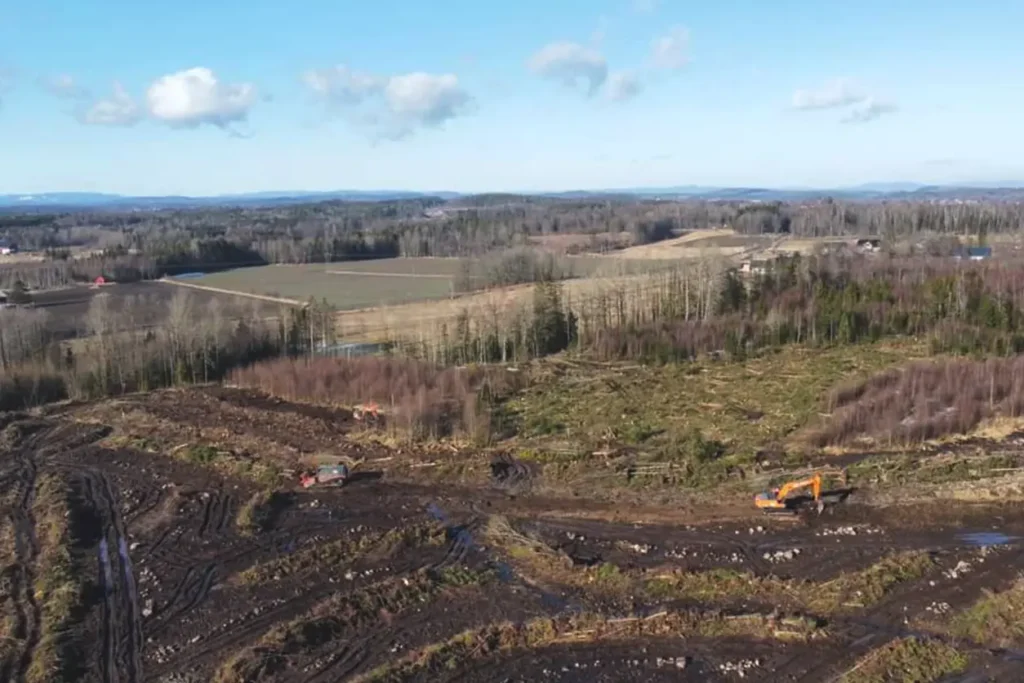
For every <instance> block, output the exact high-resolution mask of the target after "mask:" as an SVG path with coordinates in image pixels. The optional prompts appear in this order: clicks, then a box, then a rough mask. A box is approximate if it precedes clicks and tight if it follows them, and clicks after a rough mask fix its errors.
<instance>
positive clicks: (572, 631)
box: [355, 611, 825, 683]
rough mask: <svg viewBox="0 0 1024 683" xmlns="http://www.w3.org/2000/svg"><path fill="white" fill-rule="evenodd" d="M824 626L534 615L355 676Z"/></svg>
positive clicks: (673, 616)
mask: <svg viewBox="0 0 1024 683" xmlns="http://www.w3.org/2000/svg"><path fill="white" fill-rule="evenodd" d="M824 635H825V631H824V630H823V629H821V628H819V626H818V624H817V622H815V621H813V620H810V619H803V618H794V619H774V618H772V617H768V616H765V615H762V614H748V615H737V616H723V615H720V614H709V613H702V612H675V611H673V612H669V611H666V612H662V613H660V614H655V615H651V616H647V617H626V618H620V619H611V618H609V617H607V616H605V615H601V614H581V615H573V616H567V617H558V618H539V619H533V620H530V621H527V622H524V623H521V624H514V623H503V624H491V625H488V626H485V627H483V628H480V629H474V630H471V631H465V632H463V633H460V634H459V635H457V636H454V637H453V638H450V639H448V640H446V641H444V642H440V643H435V644H433V645H429V646H427V647H425V648H422V649H420V650H418V651H416V652H412V653H410V654H408V655H407V656H405V657H403V658H402V659H400V660H398V661H397V662H392V663H388V664H385V665H383V666H381V667H379V668H377V669H375V670H374V671H372V672H370V673H368V674H366V675H364V676H360V677H357V678H356V679H355V680H356V681H358V683H392V682H396V683H397V682H398V681H404V680H408V679H411V678H413V677H417V678H427V679H432V678H435V677H436V676H437V675H438V674H440V673H441V672H443V671H445V670H451V669H455V668H458V667H459V666H460V664H461V663H462V662H466V661H470V660H474V659H481V658H485V657H490V656H494V655H498V654H501V653H504V652H510V651H514V650H534V649H538V648H543V647H550V646H552V645H556V644H559V643H579V642H589V643H596V642H602V641H613V640H629V639H641V638H658V637H661V638H694V637H707V638H726V637H744V638H760V639H780V640H782V639H787V640H797V641H806V640H810V639H812V638H816V637H823V636H824Z"/></svg>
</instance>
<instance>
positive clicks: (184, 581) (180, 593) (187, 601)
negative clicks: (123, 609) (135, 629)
mask: <svg viewBox="0 0 1024 683" xmlns="http://www.w3.org/2000/svg"><path fill="white" fill-rule="evenodd" d="M216 577H217V563H216V562H211V563H209V564H207V565H206V566H204V567H203V568H202V570H197V569H196V568H195V567H189V568H188V570H187V571H186V572H185V575H184V576H183V577H182V578H181V580H180V581H179V582H178V584H177V585H176V586H175V588H174V591H173V593H171V596H170V598H168V599H167V601H166V602H164V604H163V605H162V606H161V607H160V608H158V609H155V610H154V611H153V614H152V615H150V617H148V623H149V624H150V625H149V626H148V627H147V632H148V633H149V635H150V637H156V636H159V635H160V634H162V633H163V632H164V631H166V630H167V629H168V628H169V627H171V626H172V625H173V620H174V619H176V618H177V617H181V616H183V615H185V614H187V613H188V612H190V611H192V610H193V609H195V608H196V607H198V606H199V605H200V604H201V603H202V602H203V601H204V600H205V599H206V598H207V597H208V596H209V594H210V590H211V589H212V588H213V584H214V582H215V580H216Z"/></svg>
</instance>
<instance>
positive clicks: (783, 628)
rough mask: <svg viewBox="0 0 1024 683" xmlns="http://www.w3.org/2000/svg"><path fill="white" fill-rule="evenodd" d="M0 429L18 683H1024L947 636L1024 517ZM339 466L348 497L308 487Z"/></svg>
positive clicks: (207, 412) (271, 436)
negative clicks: (327, 464)
mask: <svg viewBox="0 0 1024 683" xmlns="http://www.w3.org/2000/svg"><path fill="white" fill-rule="evenodd" d="M0 430H2V432H0V505H2V510H0V512H2V514H0V551H2V553H3V557H2V561H0V566H2V574H0V619H2V621H0V625H2V631H0V634H2V636H3V637H2V639H0V680H3V681H26V682H33V681H39V682H42V681H71V680H75V681H98V682H103V683H128V682H133V681H140V682H141V681H152V682H154V683H157V682H161V683H163V682H166V683H172V682H173V683H191V682H199V681H215V682H217V683H229V682H230V683H236V682H237V683H242V682H248V683H252V682H256V681H267V682H269V681H280V682H285V681H288V682H295V683H314V682H316V683H321V682H323V683H326V682H333V681H360V682H369V681H467V682H468V681H524V682H527V681H528V682H536V681H579V682H581V683H582V682H588V683H589V682H593V681H695V682H696V681H737V680H743V681H764V682H769V681H806V682H817V681H844V680H845V681H867V682H868V683H871V682H872V681H889V680H894V681H922V682H924V681H932V680H935V681H939V680H942V681H953V680H958V681H984V680H996V681H1020V680H1024V662H1021V660H1020V657H1019V656H1017V655H1016V654H1015V652H1016V650H1015V649H1014V647H1012V646H1008V645H1007V644H1006V643H995V642H989V641H987V640H986V639H985V637H984V635H983V634H981V635H979V634H978V632H977V631H974V632H971V631H970V630H964V629H962V628H958V626H957V624H958V623H960V622H958V620H957V619H958V616H957V615H961V614H963V613H965V612H966V611H968V610H970V609H971V608H972V606H974V605H976V604H977V603H978V601H980V600H984V599H985V598H986V596H988V595H991V594H993V593H995V594H998V593H1000V592H1004V591H1011V590H1012V589H1013V586H1014V584H1015V582H1016V580H1017V577H1018V573H1019V571H1020V570H1021V568H1024V546H1022V545H1019V544H1018V540H1017V539H1018V538H1024V510H1021V509H1019V508H1017V507H1012V506H1005V505H1004V506H994V505H984V506H968V505H958V506H955V507H951V505H950V504H949V503H945V504H943V505H941V506H940V505H938V504H935V503H928V502H922V503H918V504H916V505H912V506H910V505H905V506H899V507H893V508H886V507H877V506H875V507H869V506H867V505H865V504H861V503H858V502H857V501H856V497H852V498H851V499H850V500H849V501H848V502H847V503H846V504H844V505H842V506H838V507H835V508H831V509H829V510H826V512H825V513H823V514H821V515H807V516H800V517H796V518H794V519H786V520H780V519H774V518H769V517H766V516H764V515H763V514H760V513H758V512H757V511H756V510H753V506H752V505H750V501H749V500H746V499H744V500H735V501H734V500H731V499H723V500H722V501H720V502H718V503H717V504H715V505H710V506H707V507H704V506H701V505H697V504H695V503H691V504H680V505H678V506H671V507H664V508H655V507H652V506H642V505H640V504H636V503H630V504H626V503H621V504H613V503H605V502H599V501H594V500H588V499H587V497H586V496H585V495H583V494H582V493H581V494H580V495H579V496H569V497H567V496H564V495H562V496H556V495H553V494H551V493H549V492H548V490H547V489H546V488H545V485H544V482H543V481H542V480H541V479H540V478H539V477H537V476H536V475H535V474H534V473H533V470H531V468H529V467H527V466H525V465H522V464H521V463H518V462H516V461H515V460H514V459H511V458H509V457H504V458H498V457H496V456H494V455H492V454H489V453H484V452H482V451H479V450H472V449H460V448H458V447H456V446H451V445H429V446H428V445H416V444H412V445H410V444H408V443H398V442H391V441H388V440H386V439H372V438H367V436H366V434H365V427H363V426H362V425H361V424H360V423H358V422H357V421H355V420H354V419H353V416H352V415H351V414H350V413H349V412H348V411H345V410H341V409H328V408H315V407H310V406H306V405H300V404H293V403H288V402H284V401H279V400H276V399H272V398H269V397H266V396H263V395H260V394H256V393H253V392H249V391H244V390H238V389H230V388H224V387H203V388H195V389H188V390H168V391H161V392H153V393H149V394H140V395H133V396H129V397H125V398H122V399H119V400H116V401H113V400H112V401H105V402H101V403H90V404H69V405H63V406H60V407H57V408H52V409H49V410H46V411H42V412H39V413H34V414H31V415H30V414H11V413H8V414H3V415H2V417H0ZM326 455H332V456H335V457H338V458H343V459H348V461H349V462H351V463H352V464H353V469H352V472H353V476H352V478H351V480H350V482H349V483H348V484H347V485H346V486H344V487H341V488H333V489H318V488H316V487H313V488H310V489H302V488H301V487H299V486H297V483H296V482H297V475H296V472H297V471H298V469H299V468H300V467H301V465H302V463H304V462H307V461H309V460H310V459H312V458H314V457H324V456H326ZM459 459H462V460H466V461H468V462H471V463H473V465H472V466H470V467H467V468H463V469H461V470H459V471H460V472H463V474H460V475H459V477H458V478H454V477H453V478H452V479H450V480H447V479H446V478H445V477H444V476H443V475H442V474H439V472H442V473H443V472H445V471H454V470H450V468H448V467H447V466H448V465H449V464H450V463H451V462H452V461H454V460H459ZM650 519H658V520H659V522H658V523H657V524H653V523H646V524H642V523H639V520H650ZM993 527H995V528H993ZM1011 632H1012V629H1011ZM971 633H974V635H973V636H972V635H971ZM1011 640H1012V638H1011ZM1011 645H1012V644H1011ZM1022 645H1024V644H1022Z"/></svg>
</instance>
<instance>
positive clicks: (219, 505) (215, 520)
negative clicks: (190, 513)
mask: <svg viewBox="0 0 1024 683" xmlns="http://www.w3.org/2000/svg"><path fill="white" fill-rule="evenodd" d="M206 496H207V497H206V500H205V501H204V505H203V517H202V522H201V523H200V524H199V531H198V534H197V535H198V537H199V538H200V539H206V538H207V537H208V536H210V535H213V536H220V535H223V534H224V532H225V531H227V528H228V525H230V523H231V511H232V503H233V499H232V497H231V496H230V495H225V494H223V493H221V492H219V491H217V492H207V493H206Z"/></svg>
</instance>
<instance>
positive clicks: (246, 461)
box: [171, 443, 282, 488]
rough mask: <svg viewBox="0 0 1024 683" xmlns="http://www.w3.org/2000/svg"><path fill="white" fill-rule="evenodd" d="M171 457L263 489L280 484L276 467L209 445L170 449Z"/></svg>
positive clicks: (201, 444)
mask: <svg viewBox="0 0 1024 683" xmlns="http://www.w3.org/2000/svg"><path fill="white" fill-rule="evenodd" d="M171 455H172V456H173V457H175V458H177V459H178V460H183V461H184V462H188V463H191V464H193V465H199V466H201V467H209V468H211V469H213V470H216V471H217V472H219V473H220V474H222V475H224V476H227V477H241V478H243V479H248V480H250V481H253V482H255V483H257V484H259V485H260V486H263V487H265V488H273V487H274V486H277V485H279V484H280V483H281V476H282V472H281V468H279V467H278V466H277V465H275V464H273V463H270V462H266V461H265V460H256V459H253V458H250V457H241V456H238V455H235V454H234V453H233V452H232V451H230V450H226V449H220V448H217V447H216V446H214V445H211V444H205V443H192V444H186V445H184V446H179V447H178V448H174V449H172V450H171Z"/></svg>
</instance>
